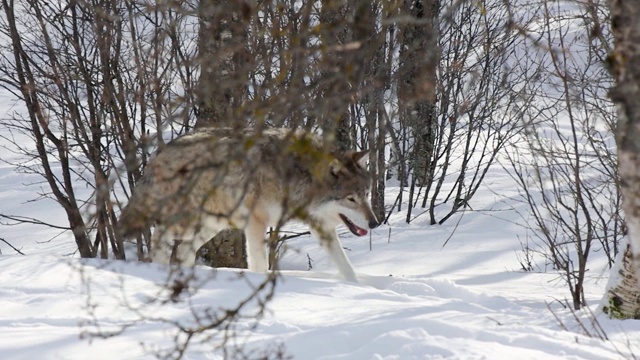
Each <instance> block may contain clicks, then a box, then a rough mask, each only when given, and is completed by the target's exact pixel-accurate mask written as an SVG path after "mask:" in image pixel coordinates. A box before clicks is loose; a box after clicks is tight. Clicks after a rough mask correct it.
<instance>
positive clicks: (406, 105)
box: [398, 0, 440, 222]
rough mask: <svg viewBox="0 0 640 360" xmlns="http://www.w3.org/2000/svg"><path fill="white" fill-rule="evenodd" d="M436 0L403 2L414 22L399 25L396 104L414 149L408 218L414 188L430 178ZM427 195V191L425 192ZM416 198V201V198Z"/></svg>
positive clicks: (437, 57)
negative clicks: (410, 132)
mask: <svg viewBox="0 0 640 360" xmlns="http://www.w3.org/2000/svg"><path fill="white" fill-rule="evenodd" d="M439 8H440V2H439V1H438V0H413V1H407V2H406V3H405V8H403V9H402V12H403V14H404V15H406V16H408V17H410V18H411V19H412V20H414V21H407V22H406V23H404V24H401V25H400V26H399V28H400V32H401V39H402V40H401V44H402V45H401V50H400V59H399V61H400V64H399V69H398V77H399V78H398V103H399V108H400V110H399V111H400V117H401V122H402V123H404V124H407V126H408V127H409V128H411V131H412V140H413V149H412V152H411V154H410V155H409V162H410V168H411V169H412V170H413V180H412V181H411V187H412V188H411V189H410V190H409V191H410V195H409V204H408V206H409V208H408V209H407V222H409V221H410V218H411V208H412V206H413V204H412V203H413V201H414V199H413V194H414V193H415V191H414V190H415V189H414V188H413V187H415V186H416V185H418V186H423V185H426V184H428V183H430V182H431V181H432V178H433V175H432V174H431V175H429V174H428V170H429V169H431V157H432V153H433V142H434V139H435V126H436V119H437V118H436V114H435V101H436V68H437V65H438V61H439V58H440V57H439V51H438V45H437V44H438V36H439V31H438V12H439ZM425 196H426V194H425ZM416 201H417V200H416Z"/></svg>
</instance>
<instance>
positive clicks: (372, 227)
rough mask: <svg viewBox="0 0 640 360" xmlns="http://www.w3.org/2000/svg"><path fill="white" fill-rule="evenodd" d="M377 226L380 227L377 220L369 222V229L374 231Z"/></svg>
mask: <svg viewBox="0 0 640 360" xmlns="http://www.w3.org/2000/svg"><path fill="white" fill-rule="evenodd" d="M378 226H380V223H379V222H378V220H375V219H373V220H369V229H375V228H377V227H378Z"/></svg>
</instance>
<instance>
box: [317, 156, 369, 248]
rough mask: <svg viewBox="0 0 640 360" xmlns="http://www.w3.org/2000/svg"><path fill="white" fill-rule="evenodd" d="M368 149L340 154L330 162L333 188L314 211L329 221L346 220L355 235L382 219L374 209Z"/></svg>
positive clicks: (365, 232)
mask: <svg viewBox="0 0 640 360" xmlns="http://www.w3.org/2000/svg"><path fill="white" fill-rule="evenodd" d="M368 159H369V151H359V152H353V151H350V152H346V153H343V154H338V155H336V156H335V158H334V159H333V160H332V161H331V163H330V164H329V172H330V174H329V176H328V177H327V178H328V181H329V183H330V188H331V190H330V192H329V193H328V194H327V196H326V198H324V199H322V201H321V202H320V203H319V204H317V206H316V207H315V209H314V210H315V211H313V215H315V216H316V217H318V218H320V219H322V220H323V221H324V222H326V223H327V224H328V225H331V226H337V225H340V224H344V225H346V226H347V228H348V229H349V230H350V231H351V232H352V233H353V234H354V235H356V236H363V235H366V234H367V230H366V229H373V228H376V227H377V226H378V225H380V223H379V222H378V219H377V218H376V216H375V214H374V213H373V210H371V202H370V201H369V192H370V190H371V173H369V171H367V160H368Z"/></svg>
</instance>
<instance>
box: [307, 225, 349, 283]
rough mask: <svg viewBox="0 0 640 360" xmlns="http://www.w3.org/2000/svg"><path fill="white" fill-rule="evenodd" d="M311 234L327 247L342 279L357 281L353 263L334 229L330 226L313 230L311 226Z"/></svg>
mask: <svg viewBox="0 0 640 360" xmlns="http://www.w3.org/2000/svg"><path fill="white" fill-rule="evenodd" d="M311 234H312V235H313V236H314V237H315V238H317V239H318V240H320V244H322V246H323V247H324V248H325V249H327V252H329V256H331V260H333V262H334V264H336V266H337V267H338V270H339V271H340V274H342V276H343V277H344V279H345V280H347V281H351V282H354V283H357V282H358V278H357V277H356V272H355V271H354V270H353V265H351V262H350V261H349V258H348V257H347V254H346V253H345V252H344V249H343V248H342V244H341V243H340V239H339V238H338V233H337V232H336V229H335V228H331V227H322V228H319V229H318V230H314V229H313V228H311Z"/></svg>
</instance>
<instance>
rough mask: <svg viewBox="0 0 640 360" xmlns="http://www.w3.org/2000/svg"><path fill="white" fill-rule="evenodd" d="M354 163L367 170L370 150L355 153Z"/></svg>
mask: <svg viewBox="0 0 640 360" xmlns="http://www.w3.org/2000/svg"><path fill="white" fill-rule="evenodd" d="M353 161H354V162H356V163H357V164H358V166H360V167H361V168H363V169H366V168H367V161H369V150H365V151H358V152H354V153H353Z"/></svg>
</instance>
